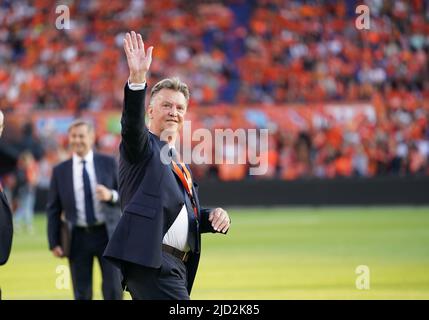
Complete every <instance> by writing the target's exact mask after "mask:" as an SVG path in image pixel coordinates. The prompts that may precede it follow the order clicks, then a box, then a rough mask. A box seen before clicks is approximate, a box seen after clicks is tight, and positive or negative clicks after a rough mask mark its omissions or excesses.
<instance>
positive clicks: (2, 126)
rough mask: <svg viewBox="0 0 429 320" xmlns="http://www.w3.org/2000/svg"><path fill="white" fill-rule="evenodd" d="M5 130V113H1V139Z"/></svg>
mask: <svg viewBox="0 0 429 320" xmlns="http://www.w3.org/2000/svg"><path fill="white" fill-rule="evenodd" d="M3 129H4V116H3V113H2V112H0V137H1V135H2V134H3Z"/></svg>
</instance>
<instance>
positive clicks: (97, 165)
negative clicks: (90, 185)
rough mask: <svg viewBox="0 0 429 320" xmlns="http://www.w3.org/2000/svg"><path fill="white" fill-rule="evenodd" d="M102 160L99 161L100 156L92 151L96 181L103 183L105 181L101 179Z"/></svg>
mask: <svg viewBox="0 0 429 320" xmlns="http://www.w3.org/2000/svg"><path fill="white" fill-rule="evenodd" d="M102 165H103V162H102V161H100V157H99V156H98V155H97V154H96V153H94V170H95V180H96V181H97V183H100V184H104V185H106V183H105V182H104V181H103V180H104V179H103V168H102Z"/></svg>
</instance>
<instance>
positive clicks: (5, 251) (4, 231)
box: [0, 189, 13, 265]
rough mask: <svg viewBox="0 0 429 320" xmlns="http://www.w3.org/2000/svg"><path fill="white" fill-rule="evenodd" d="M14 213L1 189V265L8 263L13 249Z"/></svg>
mask: <svg viewBox="0 0 429 320" xmlns="http://www.w3.org/2000/svg"><path fill="white" fill-rule="evenodd" d="M12 235H13V224H12V211H11V209H10V207H9V203H8V201H7V199H6V196H5V194H4V193H3V191H2V190H1V189H0V265H3V264H5V263H6V262H7V260H8V259H9V255H10V249H11V247H12Z"/></svg>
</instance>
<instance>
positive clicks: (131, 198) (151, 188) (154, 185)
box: [104, 85, 215, 293]
mask: <svg viewBox="0 0 429 320" xmlns="http://www.w3.org/2000/svg"><path fill="white" fill-rule="evenodd" d="M145 92H146V89H145V90H140V91H132V90H130V89H129V88H128V85H126V86H125V93H124V94H125V101H124V111H123V114H122V119H121V124H122V142H121V145H120V155H121V157H120V163H119V194H120V199H121V200H120V201H121V207H122V211H123V215H122V217H121V220H120V221H119V224H118V226H117V227H116V230H115V232H114V234H113V236H112V238H111V239H110V241H109V243H108V245H107V248H106V251H105V254H104V256H105V257H106V258H107V259H108V260H110V261H112V262H113V263H114V264H116V265H117V266H119V267H121V269H122V270H123V273H124V270H125V271H126V267H127V264H129V263H131V264H137V265H140V266H144V267H151V268H160V267H161V265H162V240H163V237H164V235H165V234H166V232H167V231H168V229H169V228H170V226H171V225H172V224H173V222H174V221H175V219H176V217H177V215H178V214H179V211H180V210H181V208H182V206H183V205H184V204H186V206H187V211H188V218H189V233H190V234H189V237H188V242H189V246H190V248H191V251H192V253H191V255H190V258H189V260H188V261H187V262H186V263H185V265H186V269H187V290H188V293H190V292H191V289H192V285H193V282H194V278H195V275H196V272H197V267H198V262H199V258H200V247H201V246H200V240H201V236H200V235H201V233H204V232H215V230H214V229H213V227H212V226H211V223H210V222H209V220H208V217H209V213H210V211H211V210H210V209H203V208H201V207H200V206H199V202H198V187H197V185H196V184H194V186H193V193H194V195H195V199H196V202H197V208H198V213H199V214H198V216H199V219H198V221H197V220H196V219H195V218H194V215H193V213H192V212H193V210H192V205H191V203H190V201H189V198H188V197H187V196H186V195H185V191H184V188H183V187H182V185H181V184H180V182H178V180H177V178H176V176H175V174H174V173H173V170H172V168H171V166H170V165H165V164H163V163H162V162H161V158H160V156H161V152H160V150H161V148H162V147H163V146H164V145H165V144H166V143H165V142H164V141H161V140H160V139H159V137H158V136H156V135H154V134H152V133H151V132H149V130H148V128H147V127H146V126H145V122H144V121H145V120H144V117H145V116H144V110H145V109H144V99H145ZM123 275H124V278H125V283H124V284H126V272H125V274H123Z"/></svg>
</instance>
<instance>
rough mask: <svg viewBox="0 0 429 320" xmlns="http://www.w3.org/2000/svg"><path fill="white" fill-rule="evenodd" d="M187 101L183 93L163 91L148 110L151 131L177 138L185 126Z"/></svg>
mask: <svg viewBox="0 0 429 320" xmlns="http://www.w3.org/2000/svg"><path fill="white" fill-rule="evenodd" d="M186 109H187V101H186V98H185V96H184V95H183V93H181V92H179V91H174V90H170V89H162V90H160V91H159V92H158V93H156V94H155V96H153V97H152V101H151V103H150V105H149V108H148V114H149V118H150V129H151V131H152V132H153V133H154V134H156V135H158V136H161V133H163V134H167V135H170V134H171V135H173V136H175V135H176V134H177V133H178V132H179V130H180V129H181V128H182V126H183V120H184V116H185V114H186Z"/></svg>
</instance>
